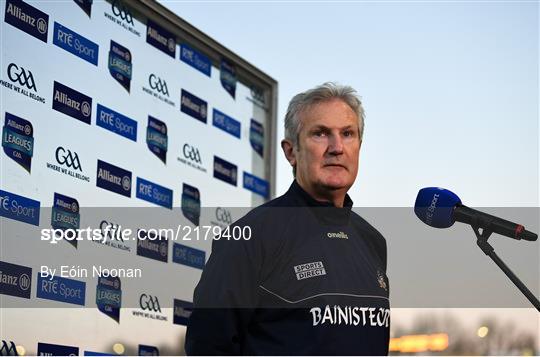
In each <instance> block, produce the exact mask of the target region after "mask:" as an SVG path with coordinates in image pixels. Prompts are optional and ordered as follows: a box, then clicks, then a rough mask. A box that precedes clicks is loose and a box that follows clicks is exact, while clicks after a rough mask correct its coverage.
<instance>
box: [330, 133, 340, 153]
mask: <svg viewBox="0 0 540 357" xmlns="http://www.w3.org/2000/svg"><path fill="white" fill-rule="evenodd" d="M328 153H329V154H333V155H339V154H342V153H343V138H341V136H340V135H330V140H329V142H328Z"/></svg>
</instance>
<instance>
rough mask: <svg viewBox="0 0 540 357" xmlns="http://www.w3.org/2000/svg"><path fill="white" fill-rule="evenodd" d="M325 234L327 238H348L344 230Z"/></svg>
mask: <svg viewBox="0 0 540 357" xmlns="http://www.w3.org/2000/svg"><path fill="white" fill-rule="evenodd" d="M326 236H327V237H328V238H340V239H349V236H348V235H347V233H345V232H337V233H333V232H329V233H326Z"/></svg>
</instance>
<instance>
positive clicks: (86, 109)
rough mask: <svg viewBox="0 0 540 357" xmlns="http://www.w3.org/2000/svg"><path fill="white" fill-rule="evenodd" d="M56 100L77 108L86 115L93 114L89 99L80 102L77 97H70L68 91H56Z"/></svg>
mask: <svg viewBox="0 0 540 357" xmlns="http://www.w3.org/2000/svg"><path fill="white" fill-rule="evenodd" d="M54 100H55V101H56V102H60V103H62V104H64V105H66V106H68V107H70V108H72V109H75V110H76V111H78V112H81V113H82V115H84V116H85V117H88V116H90V114H91V110H92V108H91V107H90V104H89V103H88V102H87V101H83V102H82V103H80V102H79V101H77V100H76V99H72V98H70V97H69V95H68V94H67V93H63V92H61V91H60V90H58V89H57V90H56V91H55V93H54Z"/></svg>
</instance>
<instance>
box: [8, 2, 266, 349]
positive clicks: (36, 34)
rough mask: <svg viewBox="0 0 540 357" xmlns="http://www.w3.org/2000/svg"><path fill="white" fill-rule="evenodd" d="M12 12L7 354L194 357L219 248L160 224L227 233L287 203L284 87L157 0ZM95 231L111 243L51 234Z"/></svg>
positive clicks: (21, 5) (24, 6) (30, 6)
mask: <svg viewBox="0 0 540 357" xmlns="http://www.w3.org/2000/svg"><path fill="white" fill-rule="evenodd" d="M0 8H1V11H2V20H1V21H2V22H1V25H0V38H1V46H2V54H1V61H0V83H1V86H0V90H1V94H0V95H1V97H0V99H1V101H0V102H1V104H0V105H1V112H0V114H1V121H2V154H1V183H0V190H1V192H0V200H1V201H0V212H1V213H2V214H1V218H0V219H1V222H2V225H1V241H0V245H1V250H0V304H1V307H2V318H1V321H0V323H1V326H0V327H1V331H2V336H1V338H2V342H1V343H2V344H1V346H0V347H1V348H2V351H3V352H2V353H0V354H3V353H4V352H5V353H8V352H9V351H11V349H12V347H13V346H20V347H19V352H25V353H26V354H40V353H48V354H64V355H69V354H80V355H83V354H89V355H92V354H94V355H96V354H99V353H112V354H156V353H161V354H179V353H182V352H183V335H184V333H185V325H186V323H187V321H188V319H189V312H190V308H191V302H192V294H193V289H194V287H195V285H196V283H197V281H198V279H199V277H200V274H201V272H202V268H203V267H204V264H205V262H206V261H207V259H208V256H209V254H210V251H211V239H200V240H197V239H191V240H185V239H178V236H177V237H176V238H177V239H176V240H174V241H173V240H168V239H161V238H162V237H161V235H160V234H156V233H155V232H152V228H155V229H159V228H175V229H178V227H180V230H181V233H183V234H187V233H186V232H188V231H189V232H188V233H189V234H195V232H197V233H196V234H199V233H200V232H199V231H198V230H197V229H198V227H201V228H202V227H214V226H217V227H220V228H221V229H223V228H225V227H226V226H227V225H228V224H229V223H231V222H232V221H234V220H236V219H238V218H240V216H241V215H242V214H244V213H245V212H247V211H248V210H249V207H254V206H257V205H259V204H261V203H264V202H265V201H266V200H268V199H269V198H271V197H272V196H273V194H274V187H275V180H274V177H275V157H274V151H275V133H276V127H275V124H276V120H275V113H276V97H277V83H276V81H275V80H273V79H272V78H271V77H269V76H267V75H266V74H264V73H263V72H261V71H260V70H258V69H257V68H256V67H254V66H252V65H251V64H249V63H247V62H246V61H244V60H243V59H241V58H240V57H238V56H237V55H236V54H234V53H232V52H230V51H229V50H227V49H226V48H224V47H223V46H221V45H220V44H219V43H217V42H215V41H214V40H212V39H211V38H208V37H207V36H206V35H204V34H203V33H202V32H200V31H199V30H198V29H196V28H193V27H192V26H191V25H189V24H187V23H185V22H184V21H183V20H181V19H180V18H178V17H177V16H176V15H173V14H172V13H170V12H169V11H168V10H167V9H166V8H164V7H162V6H161V5H159V4H157V3H155V2H154V1H150V0H146V1H143V0H141V1H121V0H114V1H92V0H87V1H85V0H74V1H62V2H52V1H50V2H49V1H37V2H36V1H21V0H2V1H0ZM88 227H89V228H91V229H97V230H99V231H100V232H101V233H102V237H103V236H105V237H108V238H110V239H108V240H106V239H103V238H102V240H101V241H89V240H84V239H83V240H79V241H77V240H73V241H70V240H68V239H63V240H59V241H58V242H56V243H55V244H52V243H51V242H52V241H53V240H54V239H53V238H54V234H53V236H50V235H49V236H48V240H47V238H46V237H45V238H44V233H43V230H42V229H55V230H58V231H61V232H67V231H68V230H70V229H84V228H88ZM186 227H187V228H188V231H185V230H182V229H183V228H186ZM127 228H129V229H131V230H132V232H133V235H135V234H137V238H136V239H131V240H130V239H123V238H122V237H119V236H117V235H115V234H117V233H118V232H122V231H123V229H127ZM201 231H202V229H201ZM216 232H219V231H215V230H210V231H209V234H210V236H212V234H215V233H216ZM156 236H158V238H160V239H157V240H151V239H150V238H156ZM141 237H142V238H141ZM144 238H148V239H146V240H144ZM98 263H99V264H98ZM95 265H98V266H102V267H104V268H107V267H112V266H113V265H114V266H116V267H118V266H122V267H123V268H125V270H128V268H132V269H133V271H132V272H134V275H135V276H133V277H122V278H119V277H112V276H102V277H95V276H94V274H93V272H92V269H93V266H95ZM44 266H45V267H50V268H51V269H53V268H60V266H65V267H68V268H75V269H73V270H72V272H73V273H74V274H72V275H70V276H69V277H68V276H66V275H63V276H61V275H60V274H59V273H60V272H58V273H57V274H56V275H55V276H52V275H51V274H49V275H48V276H47V275H46V274H44V268H43V267H44ZM84 269H88V270H89V272H88V276H84V275H85V274H84ZM136 269H140V270H141V273H140V274H141V276H137V270H136ZM42 272H43V274H42ZM13 348H14V347H13ZM21 348H22V349H21ZM4 349H5V351H4ZM12 352H13V351H12Z"/></svg>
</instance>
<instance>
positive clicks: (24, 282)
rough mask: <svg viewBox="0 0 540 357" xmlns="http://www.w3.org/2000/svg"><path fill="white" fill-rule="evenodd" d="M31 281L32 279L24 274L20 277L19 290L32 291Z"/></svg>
mask: <svg viewBox="0 0 540 357" xmlns="http://www.w3.org/2000/svg"><path fill="white" fill-rule="evenodd" d="M31 281H32V280H30V277H29V276H28V275H27V274H22V275H21V276H20V277H19V288H21V290H24V291H26V290H28V289H30V284H31Z"/></svg>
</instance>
